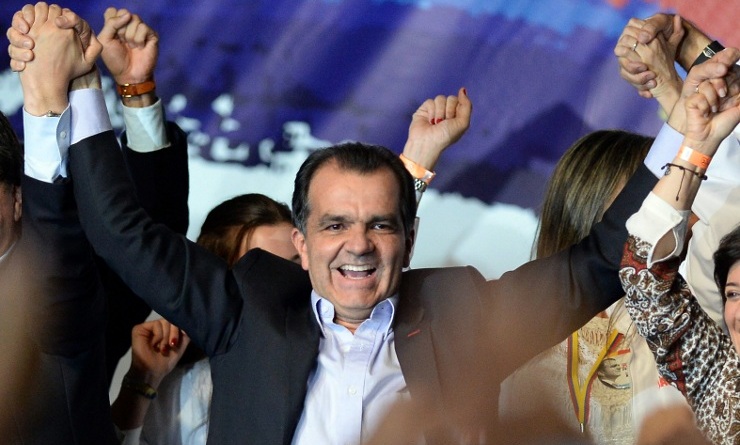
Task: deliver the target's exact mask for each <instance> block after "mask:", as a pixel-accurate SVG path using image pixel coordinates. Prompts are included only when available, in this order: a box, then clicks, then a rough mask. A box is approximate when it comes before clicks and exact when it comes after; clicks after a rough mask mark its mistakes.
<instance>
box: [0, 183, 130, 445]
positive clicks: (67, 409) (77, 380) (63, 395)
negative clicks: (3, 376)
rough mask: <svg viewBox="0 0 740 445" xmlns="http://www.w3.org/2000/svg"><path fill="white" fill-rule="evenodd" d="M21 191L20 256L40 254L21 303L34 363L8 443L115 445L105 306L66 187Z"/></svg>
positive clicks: (37, 186) (29, 187) (27, 186)
mask: <svg viewBox="0 0 740 445" xmlns="http://www.w3.org/2000/svg"><path fill="white" fill-rule="evenodd" d="M22 186H23V194H24V199H23V237H22V239H21V241H20V243H21V248H22V249H21V250H20V253H23V252H28V251H30V250H33V249H34V248H35V250H37V252H36V253H37V255H35V256H34V258H35V261H32V263H31V265H30V268H31V269H32V276H30V277H28V276H27V277H26V279H29V280H33V284H35V285H37V286H38V293H35V294H32V295H27V296H26V297H28V298H30V299H31V302H30V304H29V306H28V307H29V315H28V318H27V321H26V326H27V333H26V334H27V335H28V339H29V340H28V342H29V345H30V346H29V352H31V353H33V354H35V357H36V359H37V362H36V367H35V369H34V380H33V383H32V388H31V391H29V393H28V395H27V397H26V398H25V399H24V400H23V401H22V402H21V403H19V404H17V405H16V406H15V407H14V409H13V411H12V412H11V413H10V415H11V416H13V418H14V419H15V424H16V428H15V430H14V431H13V432H11V434H10V437H9V443H11V444H16V443H18V444H24V445H26V444H51V443H53V444H90V445H93V444H106V443H107V444H114V443H116V442H117V441H116V437H115V435H114V433H113V424H112V422H111V419H110V407H109V401H108V391H107V388H108V385H107V383H106V377H105V368H104V365H103V364H104V356H105V350H104V341H103V340H104V339H103V332H104V328H105V299H104V296H103V295H102V293H101V292H100V286H99V282H98V281H97V275H96V271H95V265H94V264H95V263H94V256H93V251H92V249H91V248H90V245H89V244H88V243H87V240H86V238H85V234H84V232H83V231H82V228H81V226H80V224H79V220H78V218H77V211H76V208H75V201H74V196H73V194H72V191H71V187H70V186H69V184H46V183H42V182H39V181H36V180H34V179H31V178H28V177H25V178H24V179H23V184H22ZM15 254H16V252H13V257H11V258H10V260H11V261H15V259H16V258H15ZM27 257H28V256H25V255H24V258H27ZM3 439H4V440H6V438H5V437H4V438H3Z"/></svg>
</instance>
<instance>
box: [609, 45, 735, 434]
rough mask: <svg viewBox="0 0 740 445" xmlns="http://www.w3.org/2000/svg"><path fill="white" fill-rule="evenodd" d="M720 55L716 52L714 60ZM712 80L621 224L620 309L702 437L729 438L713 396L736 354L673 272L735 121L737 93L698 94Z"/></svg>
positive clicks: (695, 97)
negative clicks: (624, 234)
mask: <svg viewBox="0 0 740 445" xmlns="http://www.w3.org/2000/svg"><path fill="white" fill-rule="evenodd" d="M725 51H729V52H730V53H731V54H732V55H733V57H732V58H731V59H729V60H727V61H726V62H727V63H728V64H734V63H735V62H736V61H737V59H738V58H740V52H739V51H737V50H735V49H727V50H725ZM720 60H721V59H720V58H716V57H715V59H713V62H717V63H718V62H719V61H720ZM711 86H712V83H710V82H708V81H707V82H702V84H701V85H699V88H698V91H699V92H695V93H694V94H692V95H691V96H690V97H689V98H688V99H687V100H686V102H685V103H686V116H687V126H686V134H685V137H684V139H683V141H682V143H681V146H680V148H679V149H678V155H677V156H676V158H675V159H674V160H673V161H672V162H671V163H670V164H668V165H667V166H666V174H665V176H663V177H662V178H661V179H660V181H659V182H658V184H657V185H656V187H655V188H654V190H653V192H652V193H651V194H650V196H648V198H646V199H645V202H644V203H643V205H642V208H641V209H640V211H639V212H637V213H636V214H635V215H634V216H633V217H631V218H630V220H629V221H628V223H627V228H628V230H629V232H630V238H629V240H628V242H627V244H626V245H625V250H624V257H623V260H622V269H621V271H620V276H621V280H622V284H623V286H624V289H625V292H626V294H627V297H626V306H627V309H628V311H629V312H630V315H631V317H632V319H633V320H634V322H635V325H636V326H637V329H638V331H639V332H640V335H642V336H643V337H645V338H646V339H647V341H648V344H649V345H650V347H651V350H652V351H653V354H654V355H655V358H656V362H657V363H658V367H659V371H660V373H661V374H662V376H663V377H664V378H665V379H667V380H668V381H670V382H672V383H673V384H675V385H676V386H677V387H678V389H680V390H681V391H682V392H683V393H684V394H685V395H686V396H687V399H688V401H689V403H690V405H691V406H692V408H693V409H694V410H695V412H696V413H697V419H698V422H699V425H700V426H701V427H702V429H703V430H704V431H705V433H706V434H708V437H710V438H711V439H712V440H713V441H718V440H720V439H721V440H724V439H729V440H730V441H733V440H737V438H736V437H734V438H733V437H731V436H730V434H733V433H732V432H731V431H729V430H728V431H723V430H722V428H724V427H723V426H722V425H730V424H731V423H732V422H733V419H732V418H731V417H732V416H733V415H734V413H733V412H732V411H731V410H730V411H722V410H717V409H716V405H715V402H716V401H717V400H722V399H723V398H725V397H734V395H732V394H729V393H727V392H726V390H727V389H728V386H727V385H726V384H725V383H726V382H725V380H726V379H727V376H729V375H734V373H735V372H736V369H737V364H736V354H734V351H732V344H731V343H730V341H729V338H728V337H727V336H725V335H723V334H722V333H721V330H720V329H719V328H718V327H717V325H716V324H715V323H714V322H712V321H711V320H710V319H709V317H708V316H707V315H706V313H704V311H703V310H702V309H701V308H700V307H699V305H698V304H697V302H696V300H695V298H694V297H693V296H692V295H691V292H690V290H689V289H688V287H686V285H685V282H684V281H683V279H682V278H681V277H680V275H679V274H678V264H679V255H680V254H681V251H682V249H683V246H684V239H685V236H686V231H687V225H688V224H687V221H688V216H689V213H690V208H691V206H692V203H693V200H694V197H695V196H696V195H697V191H698V189H699V186H700V184H701V183H702V182H703V180H704V179H705V178H704V174H705V172H706V167H707V164H708V163H709V161H712V162H717V160H716V159H715V160H712V157H713V156H714V154H715V153H716V151H717V148H718V147H719V145H720V142H721V141H722V140H723V139H725V138H726V137H727V135H728V134H729V133H730V132H731V131H732V130H733V129H734V128H735V127H736V126H737V125H738V123H739V122H740V95H737V94H736V95H735V96H727V97H726V98H724V99H722V100H718V98H719V95H718V94H717V92H716V91H714V92H711V93H710V94H705V92H708V91H709V89H710V88H711ZM735 219H737V216H735ZM733 355H735V359H731V358H730V357H731V356H733ZM733 360H734V361H733ZM730 378H733V377H730ZM730 391H731V392H732V391H734V385H732V388H731V389H730ZM710 417H711V419H710Z"/></svg>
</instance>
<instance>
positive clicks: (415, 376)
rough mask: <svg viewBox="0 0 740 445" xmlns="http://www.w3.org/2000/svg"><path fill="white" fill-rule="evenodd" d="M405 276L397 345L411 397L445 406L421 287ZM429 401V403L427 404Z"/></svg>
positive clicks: (396, 331) (399, 311) (398, 316)
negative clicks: (420, 291) (420, 292)
mask: <svg viewBox="0 0 740 445" xmlns="http://www.w3.org/2000/svg"><path fill="white" fill-rule="evenodd" d="M411 281H412V280H409V279H404V280H403V281H402V284H401V289H400V299H399V300H400V302H399V308H398V309H399V310H398V314H397V316H396V320H395V327H394V331H395V336H396V340H395V346H396V354H397V355H398V361H399V362H400V363H401V371H402V372H403V377H404V379H405V380H406V385H407V386H408V388H409V391H410V393H411V396H412V397H413V398H414V399H415V400H417V401H421V402H422V403H424V404H425V405H426V406H433V407H435V408H441V407H442V386H441V383H440V378H439V373H438V372H437V369H438V366H437V361H436V360H437V358H436V356H435V354H434V342H433V339H432V330H431V326H430V324H429V319H428V318H427V317H425V313H424V307H423V306H422V305H421V302H420V300H419V292H418V291H416V290H415V288H418V286H414V285H413V284H412V283H411ZM427 404H430V405H427Z"/></svg>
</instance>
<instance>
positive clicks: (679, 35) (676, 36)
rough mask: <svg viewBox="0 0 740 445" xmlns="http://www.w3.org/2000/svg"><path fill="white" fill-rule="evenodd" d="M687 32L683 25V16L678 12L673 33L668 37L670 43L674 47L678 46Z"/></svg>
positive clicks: (674, 19) (674, 20) (674, 18)
mask: <svg viewBox="0 0 740 445" xmlns="http://www.w3.org/2000/svg"><path fill="white" fill-rule="evenodd" d="M685 34H686V30H685V29H683V26H682V25H681V16H680V15H678V14H676V15H675V16H674V17H673V34H671V35H670V36H669V37H668V43H669V44H670V45H671V47H673V48H676V47H678V45H679V44H680V43H681V40H683V37H684V35H685Z"/></svg>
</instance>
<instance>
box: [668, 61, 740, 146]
mask: <svg viewBox="0 0 740 445" xmlns="http://www.w3.org/2000/svg"><path fill="white" fill-rule="evenodd" d="M739 59H740V51H738V50H737V49H735V48H726V49H725V50H724V51H721V52H719V53H718V54H717V55H715V56H714V57H713V58H712V59H711V60H708V61H706V62H704V63H702V64H701V65H697V66H695V67H693V68H692V69H691V70H690V71H689V73H688V74H687V75H686V79H685V80H684V84H683V88H682V89H681V95H680V97H679V100H678V102H677V104H676V106H675V107H674V108H673V112H672V113H671V114H670V116H669V117H668V124H669V125H670V126H671V127H673V128H674V129H676V130H677V131H679V132H681V133H685V132H686V130H687V128H686V127H687V120H686V119H687V115H686V105H685V102H686V100H687V99H688V98H689V97H691V96H692V95H693V94H695V93H702V94H703V95H704V96H705V98H706V99H707V103H708V104H709V106H710V110H714V111H722V110H725V109H726V108H732V107H733V106H734V105H735V102H736V101H737V100H738V92H740V79H739V77H740V76H739V75H738V74H739V73H738V69H737V67H736V65H735V64H736V62H737V61H738V60H739Z"/></svg>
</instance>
